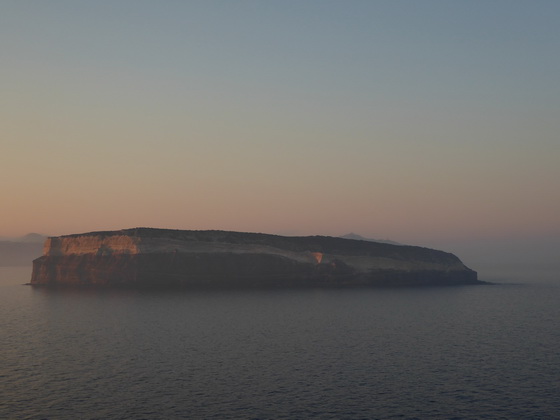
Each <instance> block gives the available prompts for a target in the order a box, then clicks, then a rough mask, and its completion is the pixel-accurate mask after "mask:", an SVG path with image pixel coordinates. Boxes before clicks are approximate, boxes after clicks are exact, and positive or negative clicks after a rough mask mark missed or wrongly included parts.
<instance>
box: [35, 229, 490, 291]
mask: <svg viewBox="0 0 560 420" xmlns="http://www.w3.org/2000/svg"><path fill="white" fill-rule="evenodd" d="M476 283H479V282H478V280H477V275H476V272H474V271H472V270H470V269H469V268H467V267H465V266H464V265H463V263H462V262H461V261H460V260H459V259H458V258H457V257H456V256H454V255H453V254H449V253H446V252H442V251H436V250H432V249H427V248H421V247H414V246H398V245H390V244H384V243H376V242H367V241H360V240H350V239H343V238H333V237H328V236H308V237H285V236H277V235H267V234H260V233H241V232H226V231H185V230H167V229H148V228H136V229H126V230H121V231H110V232H92V233H86V234H79V235H68V236H61V237H54V238H49V239H47V241H46V242H45V246H44V255H43V256H42V257H40V258H38V259H36V260H35V261H33V274H32V279H31V284H33V285H44V286H100V287H154V288H161V287H185V288H242V287H246V288H270V287H353V286H415V285H451V284H476Z"/></svg>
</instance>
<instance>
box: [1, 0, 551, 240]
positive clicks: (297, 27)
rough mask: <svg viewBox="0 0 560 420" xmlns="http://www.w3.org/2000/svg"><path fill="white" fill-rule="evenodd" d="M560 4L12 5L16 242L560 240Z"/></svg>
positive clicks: (6, 211)
mask: <svg viewBox="0 0 560 420" xmlns="http://www.w3.org/2000/svg"><path fill="white" fill-rule="evenodd" d="M559 22H560V1H556V0H551V1H539V0H532V1H529V0H527V1H515V0H503V1H498V0H484V1H483V0H480V1H476V0H473V1H466V0H465V1H453V0H441V1H416V0H410V1H399V0H387V1H373V0H371V1H352V0H344V1H342V0H341V1H327V0H321V1H312V0H295V1H289V0H282V1H272V0H262V1H233V0H228V1H209V0H200V1H139V0H134V1H115V0H110V1H99V0H96V1H77V0H69V1H55V0H50V1H21V0H11V1H10V0H3V1H2V2H1V3H0V60H1V65H0V86H1V94H0V107H1V108H0V111H1V112H0V124H1V127H2V134H1V146H2V149H1V151H2V153H1V154H0V168H1V169H0V171H1V172H0V175H1V187H2V188H1V198H0V199H1V203H2V204H1V214H0V215H1V217H0V236H9V235H22V234H25V233H28V232H32V231H34V232H41V233H45V234H50V235H58V234H67V233H76V232H85V231H91V230H101V229H120V228H128V227H135V226H151V227H168V228H181V229H228V230H241V231H253V232H254V231H256V232H270V233H281V234H329V235H341V234H345V233H348V232H357V233H360V234H362V235H365V236H370V237H376V238H391V239H393V240H397V241H401V242H408V243H432V242H437V241H444V240H449V241H453V240H459V239H473V240H476V239H477V238H478V239H480V238H483V239H484V238H491V237H494V238H504V237H508V236H514V237H525V236H527V237H538V236H539V235H541V236H546V235H549V236H550V235H560V135H559V133H560V24H559Z"/></svg>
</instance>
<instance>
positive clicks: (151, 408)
mask: <svg viewBox="0 0 560 420" xmlns="http://www.w3.org/2000/svg"><path fill="white" fill-rule="evenodd" d="M516 273H517V277H514V276H512V275H511V274H507V273H504V274H503V276H505V277H503V278H505V279H506V280H508V279H513V280H512V281H504V282H503V283H507V284H501V285H496V286H465V287H444V288H428V289H396V290H391V289H384V290H376V289H372V290H369V289H360V290H297V291H290V290H284V291H237V292H236V291H229V292H209V291H207V292H201V291H198V292H171V291H167V292H157V293H153V292H147V291H142V292H138V291H130V290H129V291H123V290H119V291H108V290H104V291H96V290H48V289H35V288H32V287H29V286H21V283H25V282H27V281H28V279H29V276H30V269H28V268H25V269H21V268H19V269H11V268H0V292H1V295H0V299H1V304H0V311H1V312H0V315H1V317H0V319H1V327H2V329H1V331H2V338H3V342H2V347H1V349H2V360H3V364H2V367H1V370H2V371H1V372H0V374H1V378H2V381H3V383H4V384H5V385H6V386H5V387H4V388H5V389H6V390H7V392H5V397H4V396H3V400H4V405H2V406H0V407H1V408H0V417H1V418H18V417H19V418H37V419H39V418H52V419H55V418H56V419H60V418H84V419H87V418H92V419H93V418H109V419H110V418H150V419H153V418H154V419H157V418H162V419H163V418H308V417H318V418H392V417H404V418H410V417H419V418H430V417H440V418H451V417H457V418H484V417H486V418H496V417H503V418H554V417H559V416H560V385H559V381H558V378H559V377H560V356H559V354H558V351H557V349H558V347H559V346H560V335H559V334H560V333H559V332H558V331H559V329H558V325H557V324H558V319H560V306H559V305H558V304H557V302H558V298H559V297H560V285H559V283H558V282H556V281H554V279H557V277H555V274H554V273H553V274H551V275H550V276H543V275H542V274H539V273H538V272H528V273H525V274H524V275H522V274H520V273H519V271H516ZM496 275H497V276H499V275H500V273H498V272H496ZM508 276H509V277H508ZM488 277H491V276H488ZM493 278H497V277H496V276H494V277H493ZM481 279H482V280H487V279H488V280H492V278H483V277H481ZM523 279H525V281H521V280H523Z"/></svg>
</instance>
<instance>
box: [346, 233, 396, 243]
mask: <svg viewBox="0 0 560 420" xmlns="http://www.w3.org/2000/svg"><path fill="white" fill-rule="evenodd" d="M341 238H344V239H355V240H357V241H369V242H381V243H382V244H391V245H402V244H400V243H398V242H395V241H390V240H388V239H372V238H364V237H363V236H361V235H358V234H356V233H347V234H346V235H342V236H341Z"/></svg>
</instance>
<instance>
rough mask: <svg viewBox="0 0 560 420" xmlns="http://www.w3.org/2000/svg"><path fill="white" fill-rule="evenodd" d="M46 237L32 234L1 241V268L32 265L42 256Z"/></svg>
mask: <svg viewBox="0 0 560 420" xmlns="http://www.w3.org/2000/svg"><path fill="white" fill-rule="evenodd" d="M45 239H46V236H43V235H39V234H38V233H30V234H28V235H25V236H22V237H20V238H1V239H0V267H6V266H22V265H31V262H32V261H33V260H34V259H35V258H38V257H40V256H41V255H42V253H43V243H44V242H45Z"/></svg>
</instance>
